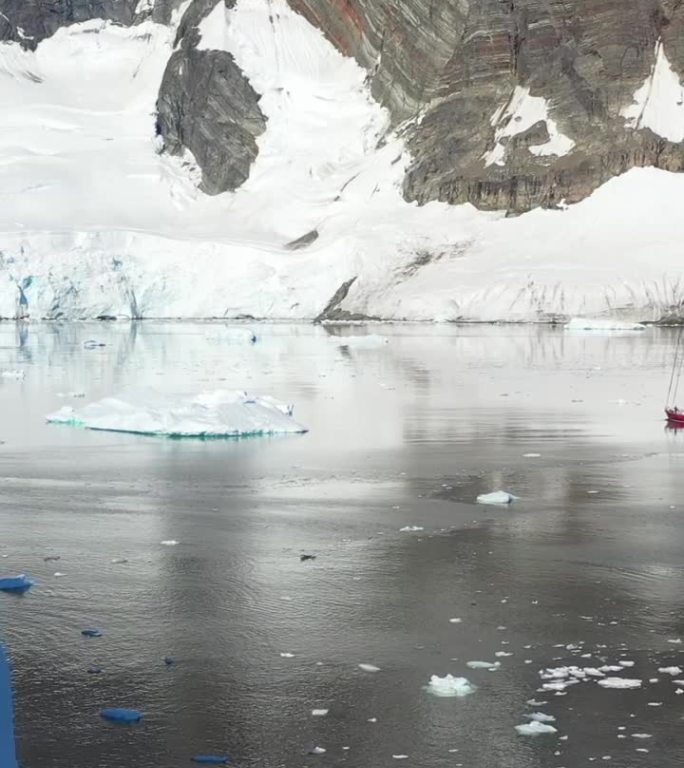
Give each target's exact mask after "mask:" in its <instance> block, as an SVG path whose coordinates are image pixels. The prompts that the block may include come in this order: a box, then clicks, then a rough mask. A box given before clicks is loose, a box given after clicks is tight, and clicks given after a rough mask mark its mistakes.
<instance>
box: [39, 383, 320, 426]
mask: <svg viewBox="0 0 684 768" xmlns="http://www.w3.org/2000/svg"><path fill="white" fill-rule="evenodd" d="M292 410H293V409H292V406H289V405H285V404H284V403H279V402H278V401H277V400H274V399H273V398H270V397H256V396H252V395H248V394H247V393H246V392H239V391H230V390H224V389H219V390H215V391H213V392H203V393H201V394H199V395H195V396H179V397H172V396H169V395H162V394H160V393H158V392H155V391H154V390H127V391H126V392H124V393H123V394H121V395H120V396H118V397H107V398H105V399H104V400H99V401H97V402H94V403H90V404H89V405H86V406H85V407H83V408H80V409H78V410H77V409H75V408H73V407H71V406H65V407H64V408H61V409H60V410H59V411H57V412H56V413H53V414H50V415H49V416H47V421H48V422H49V423H51V424H70V425H72V426H79V427H85V428H86V429H95V430H105V431H110V432H127V433H133V434H141V435H157V436H166V437H200V438H219V437H247V436H259V435H275V434H288V433H289V434H294V433H303V432H306V429H305V428H304V427H302V426H301V425H300V424H298V423H297V422H296V421H295V420H294V419H293V418H292Z"/></svg>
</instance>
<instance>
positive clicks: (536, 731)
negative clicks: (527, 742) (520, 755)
mask: <svg viewBox="0 0 684 768" xmlns="http://www.w3.org/2000/svg"><path fill="white" fill-rule="evenodd" d="M515 730H516V731H517V732H518V733H519V734H520V735H521V736H540V735H541V734H542V733H558V730H557V729H556V728H554V727H553V726H552V725H547V724H546V723H540V722H538V721H537V720H533V721H532V722H531V723H525V724H524V725H516V726H515Z"/></svg>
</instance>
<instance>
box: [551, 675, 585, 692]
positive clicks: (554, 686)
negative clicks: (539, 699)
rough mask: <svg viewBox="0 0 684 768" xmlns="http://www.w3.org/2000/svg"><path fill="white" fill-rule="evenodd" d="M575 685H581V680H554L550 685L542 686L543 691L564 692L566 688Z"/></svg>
mask: <svg viewBox="0 0 684 768" xmlns="http://www.w3.org/2000/svg"><path fill="white" fill-rule="evenodd" d="M575 683H579V680H575V679H574V678H573V679H570V680H552V681H551V682H549V683H544V684H543V685H542V690H544V691H556V692H564V691H565V689H566V688H569V687H570V686H571V685H575Z"/></svg>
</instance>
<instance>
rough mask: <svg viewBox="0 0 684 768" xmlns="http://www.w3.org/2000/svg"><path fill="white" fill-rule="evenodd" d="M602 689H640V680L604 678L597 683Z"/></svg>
mask: <svg viewBox="0 0 684 768" xmlns="http://www.w3.org/2000/svg"><path fill="white" fill-rule="evenodd" d="M598 684H599V685H600V686H601V687H603V688H624V689H627V688H641V680H633V679H632V680H630V679H629V678H626V677H605V678H603V679H602V680H599V681H598Z"/></svg>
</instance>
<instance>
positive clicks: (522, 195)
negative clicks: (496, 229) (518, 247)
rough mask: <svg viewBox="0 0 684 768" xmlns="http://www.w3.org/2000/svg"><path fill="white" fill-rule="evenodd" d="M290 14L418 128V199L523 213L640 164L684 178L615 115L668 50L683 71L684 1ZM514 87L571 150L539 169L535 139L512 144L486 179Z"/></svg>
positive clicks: (448, 0)
mask: <svg viewBox="0 0 684 768" xmlns="http://www.w3.org/2000/svg"><path fill="white" fill-rule="evenodd" d="M289 2H290V5H291V6H292V7H293V8H295V10H298V11H299V12H301V13H303V14H304V15H305V16H306V17H307V18H308V19H309V20H310V21H312V22H313V23H314V24H317V25H318V26H319V27H320V28H321V29H322V30H323V31H324V33H325V34H326V35H327V36H328V37H329V39H330V40H331V41H332V42H333V43H334V44H335V45H336V46H337V47H338V48H339V49H340V50H342V51H343V52H344V53H346V54H349V55H352V56H354V57H356V59H357V60H358V61H359V63H360V64H361V65H362V66H364V67H365V68H366V69H367V70H368V72H369V78H370V81H371V87H372V90H373V93H374V95H375V96H376V98H378V99H379V101H380V102H381V103H382V104H384V105H385V106H387V107H388V108H389V109H390V111H391V113H392V116H393V118H394V121H395V123H399V122H401V121H404V120H406V119H409V118H413V117H416V116H420V119H419V120H416V121H415V123H414V125H412V126H411V127H410V128H409V130H408V133H407V135H408V138H409V149H410V151H411V153H412V156H413V158H414V159H413V163H412V165H411V167H410V168H409V171H408V173H407V176H406V180H405V188H404V192H405V196H406V197H407V199H409V200H416V201H418V202H419V203H426V202H429V201H431V200H443V201H446V202H450V203H461V202H466V201H469V202H472V203H474V204H475V205H477V206H478V207H481V208H501V207H504V208H508V209H509V210H511V211H514V212H520V211H524V210H528V209H529V208H531V207H534V206H536V205H555V204H556V203H557V202H558V201H560V200H561V199H563V198H564V199H566V200H567V201H568V202H572V201H577V200H581V199H582V198H584V197H586V196H587V195H588V194H590V193H591V192H592V191H593V190H594V189H595V188H596V187H597V186H599V185H600V184H601V183H603V182H604V181H606V180H607V179H609V178H611V177H613V176H615V175H617V174H619V173H622V172H624V171H626V170H628V169H629V168H631V167H634V166H640V165H653V166H656V167H660V168H667V169H669V170H682V166H683V165H684V153H683V151H682V147H680V146H679V145H674V144H671V143H669V142H667V141H664V140H662V139H660V137H656V136H654V135H653V134H651V133H650V132H649V131H633V130H631V129H629V128H626V126H625V120H624V118H623V117H622V116H621V115H620V110H621V109H623V108H624V107H626V106H627V105H629V104H630V102H631V99H632V95H633V94H634V92H635V91H636V90H637V88H639V87H640V86H641V85H642V84H643V82H644V80H645V78H646V77H647V76H648V75H649V73H650V72H651V68H652V66H653V63H654V51H655V45H656V42H657V41H658V40H659V39H661V40H662V43H663V46H664V50H665V53H666V55H667V57H668V60H669V61H670V63H671V64H672V66H673V68H674V70H675V71H676V72H678V73H680V75H681V74H682V73H684V3H682V2H681V0H601V1H600V2H596V0H477V2H475V1H474V0H410V1H409V0H406V2H402V3H396V2H390V1H389V0H330V1H329V2H325V3H322V2H319V0H289ZM517 85H520V86H526V87H529V88H530V92H531V94H532V95H533V96H543V97H545V98H546V99H547V102H548V104H549V110H550V117H551V118H552V119H553V120H554V121H555V122H556V124H557V125H558V128H559V130H560V131H561V132H562V133H564V134H565V135H567V136H569V137H570V138H571V139H572V140H573V141H574V142H575V148H574V150H573V151H572V152H571V153H570V154H568V155H567V156H565V157H557V156H555V155H547V156H542V157H537V156H535V155H534V154H532V153H530V152H529V151H528V148H529V146H531V145H533V144H534V143H536V142H537V141H538V138H539V137H538V136H534V137H533V136H532V135H529V136H517V137H515V139H514V140H513V141H511V143H510V145H509V146H508V147H507V148H506V150H507V151H506V164H505V166H503V167H499V166H496V165H490V166H489V167H486V166H485V162H484V159H483V156H484V154H485V153H486V152H487V151H488V150H490V149H491V147H492V146H493V143H494V130H495V129H494V127H493V126H492V124H491V120H492V116H493V114H494V113H495V111H496V110H497V109H498V108H500V107H501V106H502V105H504V104H506V102H507V101H508V100H509V99H510V97H511V94H512V93H513V91H514V89H515V87H516V86H517ZM530 130H532V129H530ZM534 131H535V132H537V133H538V129H537V128H534ZM528 140H529V143H527V144H526V142H528Z"/></svg>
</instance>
